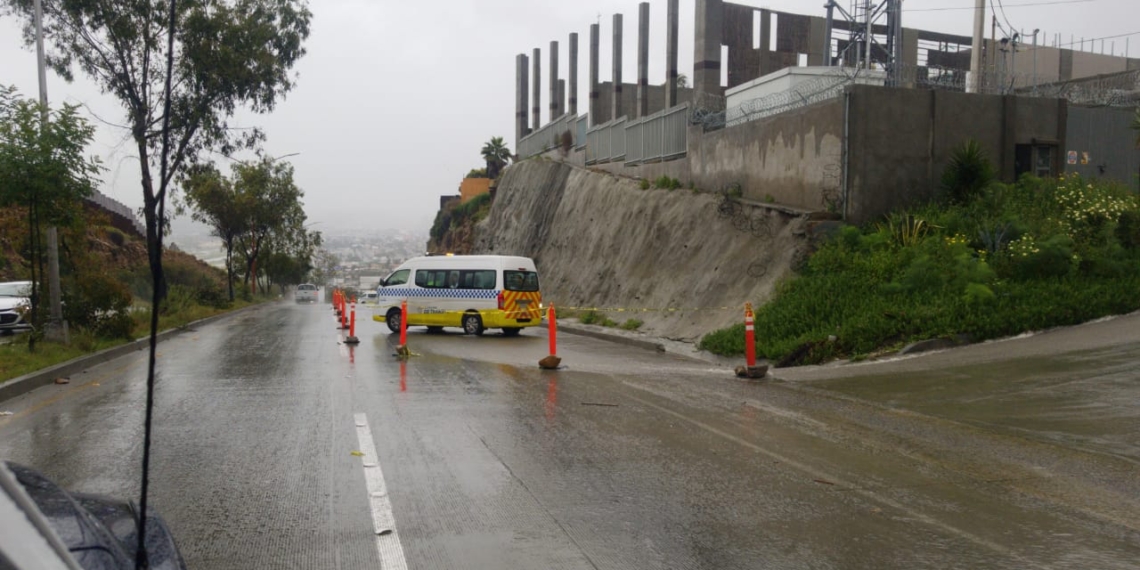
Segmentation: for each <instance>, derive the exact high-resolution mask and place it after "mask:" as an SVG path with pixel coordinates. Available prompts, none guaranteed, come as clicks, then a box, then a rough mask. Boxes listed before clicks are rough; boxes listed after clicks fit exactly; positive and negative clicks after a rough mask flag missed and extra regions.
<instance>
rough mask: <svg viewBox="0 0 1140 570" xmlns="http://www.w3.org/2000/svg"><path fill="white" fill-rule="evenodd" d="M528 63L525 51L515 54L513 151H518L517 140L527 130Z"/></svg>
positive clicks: (519, 139) (528, 99)
mask: <svg viewBox="0 0 1140 570" xmlns="http://www.w3.org/2000/svg"><path fill="white" fill-rule="evenodd" d="M529 64H530V62H529V61H528V60H527V57H526V54H525V53H520V54H518V55H517V56H515V152H518V148H519V141H521V140H522V139H523V137H525V136H526V135H527V132H528V131H529V128H528V125H527V116H528V115H527V110H526V106H527V104H528V103H529V102H530V90H529V89H528V85H527V84H528V83H529V81H530V77H529V76H528V73H527V71H528V66H529Z"/></svg>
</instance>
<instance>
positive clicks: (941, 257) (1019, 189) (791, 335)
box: [700, 176, 1140, 365]
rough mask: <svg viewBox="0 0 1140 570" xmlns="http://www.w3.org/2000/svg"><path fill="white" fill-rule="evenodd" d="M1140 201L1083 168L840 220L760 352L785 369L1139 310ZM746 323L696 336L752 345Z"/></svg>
mask: <svg viewBox="0 0 1140 570" xmlns="http://www.w3.org/2000/svg"><path fill="white" fill-rule="evenodd" d="M1137 219H1140V199H1138V198H1137V196H1136V194H1134V193H1132V192H1131V191H1129V190H1127V189H1125V188H1122V187H1119V186H1115V185H1112V184H1109V183H1102V182H1096V181H1088V180H1083V179H1081V178H1079V177H1076V176H1070V177H1068V178H1060V179H1055V180H1042V179H1037V178H1033V177H1025V178H1023V179H1022V180H1021V181H1019V182H1018V183H1017V184H1011V185H1003V184H994V185H991V186H989V187H987V188H986V189H985V190H983V191H981V192H979V193H978V194H977V195H975V196H974V197H973V198H971V199H970V200H968V201H965V202H956V203H954V204H952V205H929V206H925V207H920V208H915V209H913V210H911V211H908V212H899V213H896V214H893V215H892V216H889V217H888V219H887V220H885V221H884V222H883V223H879V224H870V225H868V226H867V227H863V228H858V227H851V226H848V227H844V228H842V229H841V230H840V231H839V232H838V234H837V235H836V237H835V238H834V239H833V240H832V241H829V242H827V243H825V244H823V245H822V246H820V248H819V250H818V251H817V252H815V253H814V254H813V255H812V257H811V258H810V259H808V261H807V264H806V267H804V268H803V269H802V270H801V271H800V274H799V275H798V276H795V277H793V278H791V279H789V280H787V281H785V282H784V283H782V284H781V285H780V286H779V287H778V288H777V290H776V292H775V295H774V297H773V299H772V301H771V302H769V303H768V304H766V305H764V306H762V307H760V309H759V310H758V311H757V312H756V338H757V345H756V346H757V354H759V355H762V356H764V357H765V358H768V359H771V360H773V361H776V362H778V363H780V364H782V365H792V364H808V363H819V362H824V361H827V360H831V359H835V358H850V357H856V356H860V355H868V354H875V353H881V352H882V351H883V350H885V349H889V348H893V347H898V346H901V345H903V344H905V343H907V342H913V341H918V340H925V339H932V338H947V337H953V336H957V335H966V336H968V337H969V338H971V339H973V340H974V341H981V340H986V339H992V338H999V337H1004V336H1010V335H1016V334H1020V333H1023V332H1026V331H1033V330H1041V329H1047V328H1052V327H1057V326H1067V325H1073V324H1078V323H1081V322H1085V321H1088V320H1092V319H1096V318H1100V317H1104V316H1107V315H1114V314H1123V313H1128V312H1131V311H1135V310H1137V309H1140V296H1137V295H1136V294H1135V291H1137V290H1138V288H1140V244H1138V243H1137V242H1140V239H1138V237H1137V229H1136V227H1134V226H1135V224H1134V223H1133V220H1137ZM743 328H744V327H743V324H739V325H736V326H733V327H729V328H727V329H722V330H719V331H715V332H713V333H710V334H708V335H706V336H705V337H704V338H703V339H702V340H701V343H700V346H701V348H702V349H704V350H708V351H710V352H714V353H716V354H722V355H739V354H743V352H744V330H743Z"/></svg>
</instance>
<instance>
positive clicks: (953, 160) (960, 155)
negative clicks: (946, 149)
mask: <svg viewBox="0 0 1140 570" xmlns="http://www.w3.org/2000/svg"><path fill="white" fill-rule="evenodd" d="M996 178H997V176H996V174H995V172H994V167H993V165H992V164H991V163H990V161H989V159H988V158H986V154H985V151H983V150H982V145H981V144H979V143H978V141H976V140H973V139H970V140H968V141H966V142H965V143H964V144H962V146H960V147H958V148H957V149H955V150H954V152H953V154H951V156H950V164H948V165H947V166H946V169H945V170H943V171H942V191H943V192H945V193H946V197H947V198H948V199H949V201H950V202H951V203H954V204H965V203H967V202H970V201H971V200H973V199H974V198H976V197H977V196H978V195H979V194H981V192H982V190H984V189H985V188H986V186H989V185H990V183H991V182H993V181H994V180H995V179H996Z"/></svg>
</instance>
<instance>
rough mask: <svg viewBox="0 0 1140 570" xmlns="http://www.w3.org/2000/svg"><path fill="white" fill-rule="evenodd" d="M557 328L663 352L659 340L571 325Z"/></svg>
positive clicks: (662, 346)
mask: <svg viewBox="0 0 1140 570" xmlns="http://www.w3.org/2000/svg"><path fill="white" fill-rule="evenodd" d="M558 330H559V332H568V333H570V334H576V335H579V336H588V337H592V338H596V339H599V340H605V341H609V342H616V343H618V344H625V345H629V346H635V347H637V348H644V349H646V350H652V351H654V352H665V345H664V344H661V343H659V342H653V341H651V340H642V339H639V338H629V337H626V336H622V335H616V334H610V333H604V332H600V331H594V330H589V329H584V328H578V327H576V326H573V325H570V326H567V325H562V324H559V325H558Z"/></svg>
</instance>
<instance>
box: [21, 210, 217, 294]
mask: <svg viewBox="0 0 1140 570" xmlns="http://www.w3.org/2000/svg"><path fill="white" fill-rule="evenodd" d="M26 223H27V222H26V218H25V217H24V214H23V213H22V212H21V211H20V210H18V209H15V208H0V281H16V280H24V279H27V278H28V272H27V267H26V262H25V261H24V258H23V257H22V255H21V249H22V248H23V247H25V242H26V241H27V226H26ZM83 226H84V227H83V229H82V230H78V231H63V232H61V234H60V255H61V265H62V266H66V265H67V263H68V261H69V260H70V259H71V258H73V257H74V258H78V257H82V258H83V261H82V263H83V264H84V265H86V266H89V267H97V268H98V270H99V272H100V273H102V274H105V275H112V276H116V277H117V278H119V279H121V280H122V281H123V282H124V284H126V285H128V286H131V288H132V292H133V293H134V294H135V295H139V294H140V293H141V291H140V289H142V282H143V281H146V282H149V269H148V265H147V255H146V242H145V241H144V240H143V238H142V237H140V236H138V235H136V234H134V233H133V232H124V231H123V230H122V229H120V228H117V227H115V226H114V225H113V224H112V222H111V220H110V219H109V218H108V216H106V215H105V214H103V213H101V212H98V211H91V210H88V211H86V212H85V218H84V223H83ZM163 261H164V264H165V265H166V266H168V267H169V268H170V269H171V272H172V273H173V275H172V277H173V279H172V280H171V281H172V283H177V282H179V281H191V282H195V283H203V282H213V283H215V284H216V285H217V286H218V287H219V288H220V287H221V286H222V284H223V283H224V279H225V275H224V274H223V273H222V272H221V271H220V270H218V269H217V268H215V267H211V266H209V265H207V264H206V263H205V262H204V261H202V260H200V259H198V258H196V257H194V256H191V255H188V254H186V253H183V252H180V251H174V250H170V249H167V250H166V251H165V252H164V253H163ZM64 270H65V271H66V267H64Z"/></svg>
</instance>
